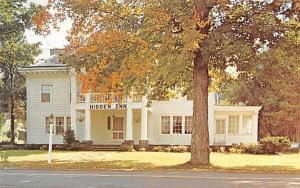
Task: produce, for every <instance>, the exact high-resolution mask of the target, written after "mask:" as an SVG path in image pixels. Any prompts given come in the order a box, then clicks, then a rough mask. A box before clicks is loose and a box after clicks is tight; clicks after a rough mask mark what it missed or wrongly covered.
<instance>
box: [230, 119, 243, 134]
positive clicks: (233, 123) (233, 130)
mask: <svg viewBox="0 0 300 188" xmlns="http://www.w3.org/2000/svg"><path fill="white" fill-rule="evenodd" d="M228 121H229V122H228V133H229V134H238V133H239V124H240V123H239V122H240V118H239V116H229V120H228Z"/></svg>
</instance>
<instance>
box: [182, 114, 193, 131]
mask: <svg viewBox="0 0 300 188" xmlns="http://www.w3.org/2000/svg"><path fill="white" fill-rule="evenodd" d="M183 117H184V121H183V122H184V123H183V124H184V125H183V128H184V130H183V131H184V132H183V134H185V135H192V131H193V116H192V115H191V116H187V115H184V116H183ZM187 117H191V118H192V121H191V122H192V125H191V133H185V131H186V118H187Z"/></svg>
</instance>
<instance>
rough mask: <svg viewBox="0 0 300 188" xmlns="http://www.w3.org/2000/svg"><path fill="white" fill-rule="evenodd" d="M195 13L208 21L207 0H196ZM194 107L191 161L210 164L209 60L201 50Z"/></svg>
mask: <svg viewBox="0 0 300 188" xmlns="http://www.w3.org/2000/svg"><path fill="white" fill-rule="evenodd" d="M195 6H196V7H195V14H196V16H197V17H198V18H199V19H200V21H207V20H208V14H209V10H210V9H209V7H208V6H207V3H206V0H195ZM208 27H209V26H208V25H207V26H206V27H204V28H199V32H201V33H203V34H208ZM193 76H194V102H193V104H194V107H193V131H192V141H191V159H190V163H191V164H192V165H194V166H198V165H209V163H210V162H209V134H208V61H205V60H204V59H203V56H202V54H201V51H198V52H196V57H195V59H194V75H193Z"/></svg>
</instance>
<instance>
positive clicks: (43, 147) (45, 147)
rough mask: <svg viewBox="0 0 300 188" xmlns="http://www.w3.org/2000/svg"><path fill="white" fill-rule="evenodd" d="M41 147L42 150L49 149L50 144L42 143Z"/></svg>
mask: <svg viewBox="0 0 300 188" xmlns="http://www.w3.org/2000/svg"><path fill="white" fill-rule="evenodd" d="M40 149H41V150H48V145H42V146H41V147H40Z"/></svg>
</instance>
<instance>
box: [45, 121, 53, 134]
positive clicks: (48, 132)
mask: <svg viewBox="0 0 300 188" xmlns="http://www.w3.org/2000/svg"><path fill="white" fill-rule="evenodd" d="M45 130H46V134H50V117H46V119H45ZM52 134H54V131H53V132H52Z"/></svg>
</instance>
